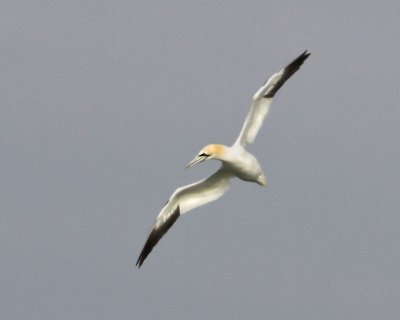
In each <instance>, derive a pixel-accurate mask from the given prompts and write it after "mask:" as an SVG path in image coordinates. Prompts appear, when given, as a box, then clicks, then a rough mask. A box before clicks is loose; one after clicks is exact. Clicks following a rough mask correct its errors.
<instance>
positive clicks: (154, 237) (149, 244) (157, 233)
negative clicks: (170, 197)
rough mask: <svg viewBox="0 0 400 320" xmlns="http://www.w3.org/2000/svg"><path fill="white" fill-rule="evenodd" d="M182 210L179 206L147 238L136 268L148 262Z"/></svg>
mask: <svg viewBox="0 0 400 320" xmlns="http://www.w3.org/2000/svg"><path fill="white" fill-rule="evenodd" d="M179 215H180V209H179V206H177V207H176V209H175V210H174V212H173V213H172V214H171V215H170V216H169V217H168V219H167V220H166V221H165V222H164V223H163V224H162V225H161V226H159V227H158V228H157V229H156V228H155V227H153V229H152V230H151V232H150V235H149V237H148V238H147V241H146V243H145V244H144V246H143V249H142V251H141V252H140V255H139V258H138V259H137V261H136V266H137V267H138V268H139V269H140V267H141V266H142V264H143V262H144V260H146V258H147V256H148V255H149V254H150V252H151V251H152V250H153V248H154V246H155V245H156V244H157V243H158V241H160V239H161V238H162V237H163V235H164V234H165V233H166V232H167V231H168V230H169V228H171V227H172V225H173V224H174V223H175V221H176V220H177V219H178V218H179Z"/></svg>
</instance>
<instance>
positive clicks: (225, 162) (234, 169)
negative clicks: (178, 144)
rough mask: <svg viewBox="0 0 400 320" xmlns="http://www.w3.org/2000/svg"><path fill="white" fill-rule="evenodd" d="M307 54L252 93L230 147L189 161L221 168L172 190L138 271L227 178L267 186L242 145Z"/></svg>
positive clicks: (202, 153)
mask: <svg viewBox="0 0 400 320" xmlns="http://www.w3.org/2000/svg"><path fill="white" fill-rule="evenodd" d="M309 55H310V53H308V52H307V51H304V52H303V53H302V54H301V55H300V56H298V57H297V58H296V59H295V60H293V61H292V62H291V63H290V64H289V65H287V66H286V67H285V68H283V69H281V70H280V71H278V72H276V73H274V74H273V75H272V76H271V77H270V78H269V79H268V80H267V81H266V82H265V83H264V85H263V86H262V87H261V88H260V89H259V90H258V91H257V92H256V94H255V95H254V96H253V101H252V104H251V106H250V110H249V112H248V114H247V117H246V120H245V121H244V124H243V128H242V130H241V131H240V134H239V137H238V138H237V140H236V141H235V143H234V144H233V145H232V146H230V147H228V146H225V145H222V144H209V145H207V146H205V147H204V148H203V149H201V150H200V152H199V153H198V155H197V156H196V157H195V158H194V159H193V160H192V161H190V162H189V164H188V165H187V167H190V166H192V165H194V164H196V163H200V162H203V161H205V160H210V159H216V160H220V161H221V163H222V165H221V167H220V169H218V170H217V171H216V172H215V173H214V174H212V175H211V176H210V177H208V178H207V179H204V180H201V181H198V182H195V183H193V184H190V185H187V186H184V187H180V188H178V189H176V190H175V192H174V193H173V194H172V196H171V197H170V198H169V200H168V201H167V203H166V204H165V206H164V208H162V210H161V212H160V213H159V215H158V216H157V218H156V221H155V223H154V225H153V228H152V230H151V232H150V235H149V236H148V238H147V241H146V243H145V245H144V247H143V249H142V251H141V253H140V255H139V258H138V260H137V262H136V265H137V266H138V267H139V268H140V266H141V265H142V264H143V262H144V260H145V259H146V258H147V256H148V255H149V253H150V252H151V250H152V249H153V248H154V246H155V245H156V244H157V242H158V241H159V240H160V239H161V238H162V236H163V235H164V234H165V233H166V232H167V231H168V229H169V228H171V226H172V225H173V224H174V223H175V221H176V220H177V219H178V218H179V216H180V215H182V214H184V213H186V212H188V211H190V210H192V209H194V208H197V207H199V206H201V205H204V204H206V203H208V202H211V201H214V200H217V199H218V198H219V197H221V196H222V195H223V194H224V193H225V192H226V191H227V190H228V188H229V186H230V182H229V180H230V179H231V178H233V177H237V178H239V179H241V180H245V181H250V182H255V183H258V184H259V185H262V186H265V185H267V179H266V177H265V174H264V172H263V170H262V169H261V166H260V164H259V163H258V161H257V159H256V157H255V156H253V155H252V154H251V153H249V152H248V151H247V150H246V149H245V146H246V145H247V144H248V143H253V142H254V139H255V137H256V135H257V133H258V131H259V130H260V128H261V125H262V124H263V121H264V119H265V117H266V115H267V113H268V110H269V107H270V105H271V102H272V99H273V97H274V95H275V93H276V92H277V91H278V90H279V88H280V87H281V86H282V85H283V84H284V83H285V82H286V80H287V79H289V78H290V77H291V76H292V75H293V74H294V73H295V72H296V71H297V70H298V69H299V68H300V66H301V65H302V64H303V62H304V61H305V60H306V59H307V58H308V56H309Z"/></svg>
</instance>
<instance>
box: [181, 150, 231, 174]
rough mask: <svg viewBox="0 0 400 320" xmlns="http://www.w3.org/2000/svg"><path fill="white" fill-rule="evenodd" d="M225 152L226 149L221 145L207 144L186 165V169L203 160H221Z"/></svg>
mask: <svg viewBox="0 0 400 320" xmlns="http://www.w3.org/2000/svg"><path fill="white" fill-rule="evenodd" d="M226 151H227V147H226V146H224V145H222V144H209V145H207V146H205V147H204V148H203V149H201V150H200V151H199V153H198V154H197V156H196V157H195V158H194V159H193V160H192V161H190V162H189V163H188V164H187V166H186V168H189V167H191V166H192V165H194V164H196V163H200V162H203V161H205V160H210V159H217V160H223V158H224V155H225V153H226Z"/></svg>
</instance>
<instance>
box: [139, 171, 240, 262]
mask: <svg viewBox="0 0 400 320" xmlns="http://www.w3.org/2000/svg"><path fill="white" fill-rule="evenodd" d="M231 177H232V175H231V174H230V173H229V172H227V171H226V170H224V169H223V168H221V169H219V170H218V171H216V172H215V173H214V174H213V175H211V176H210V177H208V178H207V179H204V180H201V181H198V182H195V183H193V184H190V185H187V186H184V187H180V188H178V189H177V190H176V191H175V192H174V193H173V194H172V196H171V197H170V199H169V200H168V202H167V203H166V205H165V206H164V208H163V209H162V210H161V212H160V213H159V215H158V216H157V219H156V221H155V223H154V225H153V228H152V230H151V232H150V234H149V236H148V238H147V241H146V243H145V245H144V246H143V249H142V251H141V253H140V255H139V258H138V260H137V262H136V265H137V266H138V267H139V268H140V266H141V265H142V264H143V262H144V260H145V259H146V258H147V256H148V255H149V254H150V252H151V251H152V250H153V248H154V247H155V245H156V244H157V243H158V241H160V239H161V238H162V237H163V236H164V234H165V233H166V232H167V231H168V230H169V229H170V228H171V227H172V225H173V224H174V223H175V222H176V220H177V219H178V218H179V216H180V215H182V214H184V213H186V212H188V211H190V210H192V209H194V208H197V207H199V206H202V205H204V204H206V203H208V202H211V201H215V200H217V199H218V198H219V197H221V196H222V195H223V194H224V193H225V192H226V191H227V190H228V189H229V186H230V182H229V178H231Z"/></svg>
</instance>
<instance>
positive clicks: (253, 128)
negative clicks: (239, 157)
mask: <svg viewBox="0 0 400 320" xmlns="http://www.w3.org/2000/svg"><path fill="white" fill-rule="evenodd" d="M310 54H311V53H308V52H307V51H304V52H303V53H302V54H301V55H300V56H298V57H297V58H296V59H295V60H293V61H292V62H291V63H290V64H289V65H287V66H286V67H285V68H283V69H281V70H280V71H278V72H276V73H274V74H273V75H272V77H270V78H269V79H268V80H267V81H266V82H265V83H264V85H263V86H262V87H261V88H260V89H259V90H258V91H257V92H256V94H255V95H254V97H253V101H252V104H251V106H250V110H249V113H248V114H247V117H246V120H245V121H244V125H243V128H242V131H240V134H239V137H238V138H237V140H236V142H235V143H239V144H241V145H242V146H245V145H246V144H248V143H253V142H254V139H255V138H256V136H257V133H258V131H259V130H260V128H261V126H262V124H263V121H264V119H265V117H266V116H267V113H268V110H269V107H270V105H271V102H272V99H273V98H274V96H275V93H276V92H277V91H278V90H279V89H280V87H282V85H283V84H284V83H285V82H286V80H287V79H289V78H290V77H291V76H292V75H293V74H294V73H295V72H296V71H297V70H299V68H300V66H301V65H302V64H303V62H304V61H305V60H306V59H307V58H308V56H309V55H310Z"/></svg>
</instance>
